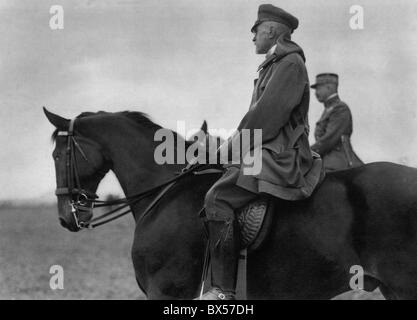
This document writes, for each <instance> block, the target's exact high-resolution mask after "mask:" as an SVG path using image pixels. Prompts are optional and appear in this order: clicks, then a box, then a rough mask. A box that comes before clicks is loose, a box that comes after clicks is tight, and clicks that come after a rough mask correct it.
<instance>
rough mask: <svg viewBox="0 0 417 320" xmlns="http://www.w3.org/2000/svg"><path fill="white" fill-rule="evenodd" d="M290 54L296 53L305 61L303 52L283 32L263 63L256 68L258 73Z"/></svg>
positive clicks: (287, 34)
mask: <svg viewBox="0 0 417 320" xmlns="http://www.w3.org/2000/svg"><path fill="white" fill-rule="evenodd" d="M291 53H298V54H299V55H300V56H301V57H302V58H303V60H304V61H305V57H304V52H303V50H302V49H301V48H300V47H299V46H298V45H297V44H296V43H295V42H293V41H291V36H290V34H289V33H285V32H284V33H283V34H281V35H280V36H279V37H278V39H277V43H276V44H275V45H274V46H273V47H272V48H271V49H270V50H269V51H268V54H267V55H266V59H265V61H264V62H263V63H262V64H261V65H260V66H259V68H258V72H259V71H262V70H263V69H265V68H267V67H268V66H269V65H270V64H272V63H274V62H275V61H278V60H280V59H282V58H284V57H285V56H287V55H289V54H291Z"/></svg>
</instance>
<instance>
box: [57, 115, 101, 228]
mask: <svg viewBox="0 0 417 320" xmlns="http://www.w3.org/2000/svg"><path fill="white" fill-rule="evenodd" d="M74 123H75V119H72V120H70V123H69V127H68V130H67V131H58V133H57V136H64V137H67V147H66V150H65V173H66V182H67V186H66V187H57V188H56V189H55V195H56V196H62V195H68V196H70V199H71V200H70V205H71V212H72V214H73V217H74V220H75V223H76V226H77V227H78V228H80V229H82V228H84V227H85V226H84V223H83V222H82V221H80V220H79V219H78V215H77V212H78V211H79V210H81V211H82V210H83V209H86V208H87V207H88V209H93V207H94V202H95V199H97V198H98V196H97V194H95V193H93V192H90V191H88V190H85V189H83V188H82V187H81V182H80V176H79V173H78V167H77V161H76V157H75V151H76V150H78V151H79V153H80V154H81V156H82V157H83V159H84V160H85V161H86V162H87V163H89V164H90V165H91V166H93V167H94V165H93V164H92V163H90V161H88V158H87V156H86V154H85V152H84V151H83V150H82V148H81V146H80V145H79V143H78V142H77V140H76V139H75V137H74ZM95 169H96V171H97V172H98V174H99V175H101V177H104V175H105V174H106V173H107V172H106V171H103V170H101V169H97V168H95ZM74 198H75V200H74Z"/></svg>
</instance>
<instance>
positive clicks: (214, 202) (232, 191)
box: [205, 166, 258, 222]
mask: <svg viewBox="0 0 417 320" xmlns="http://www.w3.org/2000/svg"><path fill="white" fill-rule="evenodd" d="M239 171H240V169H239V167H236V166H232V167H228V168H227V169H226V171H225V173H224V174H223V176H222V177H221V178H220V179H219V180H218V181H217V182H216V183H215V184H214V185H213V186H212V187H211V188H210V190H209V191H208V192H207V194H206V198H205V208H206V219H207V220H208V221H225V222H232V221H234V219H235V210H237V209H239V208H241V207H243V206H244V205H246V204H247V203H249V202H250V201H252V200H254V199H256V198H257V197H258V194H256V193H253V192H250V191H248V190H245V189H243V188H241V187H239V186H237V185H236V182H237V179H238V177H239Z"/></svg>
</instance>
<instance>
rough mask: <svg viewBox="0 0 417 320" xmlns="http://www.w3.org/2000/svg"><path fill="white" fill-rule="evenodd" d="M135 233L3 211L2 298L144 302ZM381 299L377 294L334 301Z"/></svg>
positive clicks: (41, 211)
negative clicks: (56, 273) (56, 281)
mask: <svg viewBox="0 0 417 320" xmlns="http://www.w3.org/2000/svg"><path fill="white" fill-rule="evenodd" d="M133 232H134V224H133V218H132V217H131V216H126V217H123V218H121V219H118V220H116V221H113V222H112V223H109V224H107V225H104V226H101V227H100V228H98V229H95V230H94V231H88V230H86V231H81V232H78V233H71V232H69V231H67V230H66V229H64V228H62V227H61V226H60V224H59V222H58V217H57V210H56V207H55V206H51V207H48V206H43V207H36V208H28V207H17V208H0V299H144V298H145V297H144V295H143V294H142V292H141V291H140V290H139V288H138V286H137V284H136V280H135V276H134V271H133V265H132V262H131V258H130V248H131V244H132V241H133ZM52 265H60V266H62V267H63V270H64V289H63V290H59V289H58V290H52V289H51V288H50V285H49V282H50V279H51V277H52V274H50V273H49V270H50V267H51V266H52ZM382 298H383V297H382V295H381V294H380V293H379V292H378V291H376V292H374V293H371V294H369V293H365V292H360V291H358V292H349V293H345V294H344V295H342V296H338V297H336V299H349V300H352V299H353V300H364V299H366V300H370V299H371V300H375V299H382Z"/></svg>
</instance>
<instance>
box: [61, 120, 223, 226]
mask: <svg viewBox="0 0 417 320" xmlns="http://www.w3.org/2000/svg"><path fill="white" fill-rule="evenodd" d="M74 124H75V119H72V120H70V123H69V127H68V130H67V131H58V133H57V136H62V137H66V138H67V147H66V154H65V158H66V159H65V171H66V178H67V186H65V187H57V188H56V190H55V195H56V196H62V195H68V196H69V197H70V199H71V200H70V205H71V213H72V215H73V218H74V221H75V224H76V226H77V228H78V229H93V228H95V227H98V226H100V225H103V224H105V223H108V222H110V221H113V220H115V219H117V218H120V217H122V216H124V215H126V214H128V213H130V212H132V209H131V208H130V206H132V205H133V204H136V203H137V202H139V201H140V200H142V199H145V198H147V197H149V196H150V195H152V194H154V193H155V192H156V191H158V190H161V191H160V192H159V193H158V194H157V195H156V196H155V198H154V199H153V201H151V203H150V204H149V205H148V207H147V208H146V209H145V211H144V212H143V213H142V214H141V215H140V218H139V219H143V218H144V217H145V216H146V215H147V213H149V212H150V211H151V210H152V208H153V207H154V206H155V205H156V204H157V203H158V202H159V200H160V199H161V198H162V197H163V196H164V195H165V194H166V193H167V192H168V190H169V189H171V187H172V186H173V185H174V184H175V183H176V182H177V181H178V180H179V179H181V178H183V177H184V176H186V175H189V174H190V173H193V174H206V173H219V172H222V170H220V169H218V168H217V167H216V166H213V165H204V164H197V165H194V166H192V167H191V168H189V169H188V170H184V169H183V170H182V171H181V172H179V173H177V175H176V176H175V177H174V178H172V179H170V180H168V181H166V182H164V183H162V184H160V185H158V186H156V187H153V188H151V189H148V190H146V191H144V192H141V193H138V194H134V195H131V196H129V197H126V198H120V199H115V200H111V201H103V200H98V198H99V197H98V195H97V194H96V193H94V192H90V191H88V190H85V189H83V188H82V186H81V182H80V177H79V173H78V167H77V162H76V157H75V152H76V150H78V151H79V153H80V154H81V156H82V157H83V159H84V160H85V161H86V162H87V163H88V164H89V165H90V166H92V167H93V168H94V169H95V170H96V172H97V174H98V175H99V176H100V177H101V178H103V177H104V176H105V175H106V173H107V171H108V170H106V171H104V170H102V169H100V168H96V167H95V166H94V164H93V163H91V162H90V161H89V160H88V158H87V156H86V154H85V152H84V151H83V150H82V148H81V146H80V145H79V143H78V142H77V140H76V138H75V136H74ZM100 180H101V179H100ZM74 198H75V200H74ZM115 205H116V206H118V207H117V208H116V209H113V210H110V211H108V212H106V213H103V214H102V215H100V216H98V217H95V218H92V219H90V220H89V221H87V222H84V221H80V219H79V217H78V212H79V211H87V210H93V209H94V208H98V207H110V206H115ZM123 210H124V211H123ZM120 211H121V212H120Z"/></svg>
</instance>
